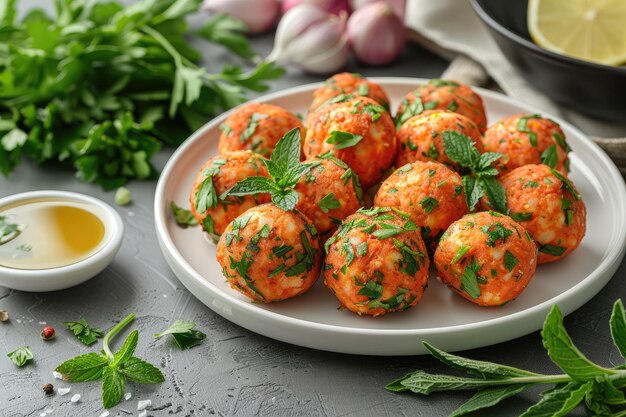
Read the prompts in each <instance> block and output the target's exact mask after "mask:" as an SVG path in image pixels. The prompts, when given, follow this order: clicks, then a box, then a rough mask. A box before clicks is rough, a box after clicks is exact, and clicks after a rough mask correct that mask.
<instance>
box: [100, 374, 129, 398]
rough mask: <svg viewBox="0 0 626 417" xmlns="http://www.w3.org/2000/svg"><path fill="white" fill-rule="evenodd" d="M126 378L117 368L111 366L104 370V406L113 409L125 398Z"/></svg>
mask: <svg viewBox="0 0 626 417" xmlns="http://www.w3.org/2000/svg"><path fill="white" fill-rule="evenodd" d="M124 388H126V377H125V376H124V375H123V374H122V373H121V372H119V370H118V369H117V367H115V366H112V365H109V366H105V367H104V369H103V370H102V406H103V407H104V408H111V407H113V406H115V405H117V404H118V403H119V402H120V401H121V400H122V397H123V396H124Z"/></svg>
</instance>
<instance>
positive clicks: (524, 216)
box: [509, 212, 533, 222]
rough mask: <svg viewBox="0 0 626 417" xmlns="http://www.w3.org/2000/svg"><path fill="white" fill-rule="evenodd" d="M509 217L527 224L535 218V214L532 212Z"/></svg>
mask: <svg viewBox="0 0 626 417" xmlns="http://www.w3.org/2000/svg"><path fill="white" fill-rule="evenodd" d="M509 216H510V217H511V218H512V219H513V220H515V221H516V222H527V221H529V220H531V219H532V218H533V214H532V213H530V212H525V213H509Z"/></svg>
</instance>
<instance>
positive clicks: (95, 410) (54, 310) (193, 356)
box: [0, 0, 626, 417]
mask: <svg viewBox="0 0 626 417" xmlns="http://www.w3.org/2000/svg"><path fill="white" fill-rule="evenodd" d="M35 3H38V2H35V1H33V0H30V1H26V0H23V2H20V6H24V7H28V6H29V5H32V4H35ZM198 19H199V18H198ZM253 44H254V46H255V47H256V49H257V50H259V51H262V52H267V51H268V50H269V48H270V46H271V36H269V35H267V36H262V37H257V38H255V39H254V40H253ZM200 47H201V48H202V49H203V51H204V52H205V61H206V64H207V66H209V67H212V66H213V65H217V64H219V63H220V62H223V61H224V59H226V55H225V54H224V53H223V52H222V50H221V49H219V48H213V47H211V46H209V45H207V44H206V43H203V44H201V45H200ZM445 66H446V63H445V62H444V61H442V60H441V59H439V58H438V57H435V56H433V55H431V54H430V53H428V52H426V51H424V50H422V49H420V48H418V47H415V46H410V47H408V48H407V50H406V53H405V54H404V55H403V56H402V58H401V59H400V60H399V62H397V63H396V64H395V65H393V66H391V67H388V68H382V69H373V68H365V67H361V66H359V65H357V64H351V66H350V67H349V70H350V71H358V72H361V73H363V74H364V75H366V76H415V77H426V78H430V77H434V76H437V75H439V74H440V73H441V72H442V71H443V70H444V69H445ZM321 79H322V78H321V77H313V76H307V75H303V74H301V73H300V72H298V71H297V70H294V69H290V70H289V73H288V75H287V76H285V77H284V78H283V79H281V80H280V81H277V82H275V83H274V84H273V86H272V91H276V90H280V89H283V88H287V87H291V86H295V85H299V84H303V83H308V82H312V81H319V80H321ZM171 153H172V149H166V150H164V151H162V152H161V153H160V154H159V155H158V158H157V165H158V166H159V167H162V166H163V165H164V164H165V162H166V161H167V158H168V157H169V156H170V155H171ZM155 186H156V182H134V183H131V184H130V185H129V188H130V189H131V191H132V193H133V203H132V204H131V205H130V206H128V207H118V206H115V204H114V202H113V193H103V192H102V191H101V190H100V189H98V188H96V187H94V186H90V185H86V184H83V183H81V182H79V181H78V180H76V179H75V178H74V177H73V174H72V171H71V170H68V169H66V168H63V167H61V166H56V165H48V166H44V167H36V166H34V165H32V164H30V163H23V164H22V165H21V166H20V167H19V168H18V169H17V170H16V171H15V172H14V173H13V174H12V176H11V177H10V178H9V179H8V180H7V179H3V178H0V197H4V196H7V195H11V194H14V193H18V192H23V191H30V190H39V189H59V190H71V191H76V192H81V193H85V194H89V195H92V196H95V197H98V198H101V199H103V200H104V201H106V202H108V203H110V204H112V205H113V206H114V207H116V208H117V209H118V211H119V213H120V214H121V215H122V217H123V219H124V223H125V226H126V236H125V239H124V243H123V247H122V249H121V251H120V253H119V254H118V256H117V257H116V259H115V260H114V262H113V263H112V264H111V265H110V266H109V267H108V268H107V269H106V270H105V271H104V272H102V273H101V274H100V275H98V276H97V277H95V278H94V279H92V280H90V281H88V282H86V283H84V284H82V285H79V286H77V287H74V288H71V289H68V290H65V291H59V292H51V293H26V292H19V291H13V290H10V289H7V288H4V287H0V309H4V310H8V311H9V312H10V315H11V320H10V321H9V322H7V323H1V324H0V416H1V417H18V416H32V417H37V416H40V414H41V413H43V412H45V410H47V409H48V410H49V409H52V410H53V411H52V412H51V413H48V415H49V416H51V417H53V416H81V417H82V416H98V415H100V413H101V412H102V411H103V410H102V407H101V403H100V384H99V383H98V382H91V383H82V384H72V385H70V384H67V383H64V382H62V381H58V380H54V379H53V376H52V370H53V369H54V367H55V366H56V365H58V364H59V363H61V362H62V361H64V360H66V359H68V358H70V357H73V356H76V355H78V354H81V353H87V352H90V351H93V349H92V348H87V347H85V346H83V345H81V344H80V343H79V342H78V341H77V340H76V339H75V338H74V337H73V336H72V335H71V334H70V333H69V332H67V331H66V330H64V329H63V327H64V326H63V325H62V324H61V323H60V322H61V321H66V320H73V319H77V318H78V317H80V316H83V317H86V318H87V319H88V321H89V322H90V323H91V324H92V325H96V326H99V327H101V328H102V329H108V328H110V327H112V326H113V325H114V323H116V322H117V321H119V320H120V319H122V318H123V317H125V316H126V315H127V314H129V313H131V312H134V313H135V314H136V316H137V319H136V321H135V323H134V324H133V327H134V328H137V329H139V331H140V340H139V347H138V349H137V356H139V357H142V358H145V359H147V360H148V361H150V362H151V363H154V364H157V365H158V366H159V367H160V368H161V369H162V370H163V372H164V374H165V376H166V381H165V382H164V383H163V384H160V385H138V384H129V385H128V386H127V392H130V393H132V398H131V399H130V400H128V401H123V402H122V403H121V404H120V405H119V406H117V407H115V408H113V409H111V416H115V415H120V416H125V415H127V414H126V413H125V412H124V410H125V411H128V412H131V413H132V415H137V414H138V411H137V401H138V400H142V399H150V400H152V406H151V407H149V412H148V415H151V416H169V415H175V416H180V417H183V416H212V415H217V416H253V415H261V416H272V417H281V416H285V417H287V416H302V417H305V416H307V417H308V416H329V417H330V416H371V417H386V416H389V417H395V416H425V417H426V416H429V417H430V416H446V415H447V414H449V413H450V412H451V411H452V410H454V409H455V408H456V407H458V406H459V405H460V404H461V403H462V402H463V401H464V400H466V399H468V398H469V397H470V395H471V394H470V393H467V392H458V393H445V394H439V395H438V394H432V395H430V396H429V397H422V396H419V397H418V396H416V395H411V394H402V395H400V394H393V393H389V392H387V391H385V389H384V385H385V384H386V383H387V382H389V381H391V380H393V379H394V378H397V377H399V376H401V375H404V374H405V373H407V372H409V371H412V370H415V369H418V368H420V369H424V370H427V371H431V372H448V369H447V368H445V367H444V366H442V365H440V364H439V363H438V362H437V361H436V360H434V359H431V358H430V357H427V356H413V357H368V356H354V355H345V354H336V353H329V352H322V351H316V350H312V349H306V348H301V347H298V346H294V345H290V344H286V343H282V342H278V341H274V340H271V339H268V338H266V337H263V336H260V335H257V334H255V333H253V332H250V331H248V330H245V329H243V328H241V327H238V326H236V325H234V324H231V323H230V322H229V321H227V320H226V319H224V318H222V317H220V316H219V315H217V314H216V313H214V312H213V311H211V310H210V309H209V308H207V307H205V306H204V305H203V304H202V303H200V302H199V301H198V300H196V299H195V298H194V297H193V296H192V295H191V294H190V293H189V292H188V291H187V290H186V289H185V288H184V286H183V285H182V284H181V283H180V282H179V281H178V280H177V279H176V277H175V276H174V274H173V273H172V272H171V271H170V269H169V268H168V266H167V264H166V263H165V260H164V259H163V257H162V255H161V252H160V250H159V248H158V245H157V242H156V237H155V230H154V224H153V207H152V206H153V198H154V191H155ZM620 296H621V297H624V296H626V264H625V263H622V265H621V266H620V268H619V270H618V271H617V273H616V274H615V276H614V277H613V279H612V280H611V281H610V282H609V284H608V285H607V286H606V287H605V288H604V289H603V290H602V291H601V292H600V293H599V294H598V295H596V296H595V297H594V298H593V299H592V300H591V301H589V302H588V303H587V304H585V305H584V306H583V307H581V308H580V309H579V310H578V311H576V312H574V313H572V314H571V315H569V316H568V317H567V318H566V319H565V325H566V327H567V329H568V330H569V332H570V334H571V336H572V338H573V339H574V341H575V342H576V344H577V345H578V346H579V348H580V349H581V350H583V351H584V352H585V354H587V355H588V356H589V357H590V359H591V360H594V361H598V362H599V363H602V364H609V363H615V364H617V363H619V360H620V358H619V355H618V354H617V351H616V349H615V348H614V347H613V345H612V342H611V337H610V333H609V328H608V320H609V317H610V313H611V306H612V304H613V302H614V301H615V299H616V298H618V297H620ZM175 318H184V319H187V320H193V321H195V322H196V323H197V325H198V328H199V329H201V330H203V331H204V332H206V334H207V339H206V341H205V342H204V343H203V344H202V345H200V346H199V347H196V348H193V349H191V350H186V351H182V352H181V351H179V350H177V349H176V348H173V347H172V345H171V344H170V343H169V341H168V340H154V339H153V338H152V337H151V335H152V334H153V333H155V332H157V331H158V330H159V329H163V328H165V327H167V326H168V325H169V324H170V323H171V322H172V321H173V319H175ZM44 322H45V323H49V324H51V325H53V326H55V327H56V329H57V337H56V339H55V340H54V341H52V342H48V343H46V342H43V341H42V340H40V338H39V332H40V331H41V328H42V325H43V323H44ZM127 333H128V330H127V331H126V332H125V333H124V334H127ZM22 345H29V346H30V347H31V349H32V350H33V352H34V353H35V357H36V359H35V361H34V362H32V363H31V364H29V365H28V366H25V367H23V368H19V369H18V368H16V367H15V366H14V365H13V363H12V362H11V361H10V360H9V359H8V358H7V357H6V353H7V352H9V351H11V350H13V349H14V348H16V347H18V346H22ZM94 346H97V345H94ZM462 354H464V355H469V356H471V357H474V358H477V359H485V360H493V361H498V362H503V363H507V364H510V365H513V366H519V367H523V368H528V369H531V370H535V371H546V372H555V371H557V368H556V366H555V365H554V364H552V363H551V362H550V360H549V358H548V357H547V355H546V353H545V351H544V349H543V347H542V344H541V338H540V335H539V333H538V332H535V333H533V334H530V335H528V336H525V337H522V338H519V339H515V340H512V341H509V342H507V343H501V344H498V345H495V346H490V347H486V348H482V349H477V350H474V351H470V352H463V353H462ZM48 382H50V383H53V384H54V385H55V387H56V388H59V387H66V386H71V389H72V391H71V393H70V394H69V395H65V396H60V395H58V394H56V395H54V396H46V395H45V394H44V393H43V392H42V389H41V386H42V384H44V383H48ZM538 392H539V391H538V390H529V391H527V392H525V393H523V394H522V395H519V396H518V397H515V398H512V399H509V400H507V401H505V402H504V405H502V406H500V407H498V408H496V409H493V410H490V411H489V412H488V413H484V414H481V415H489V416H496V415H497V416H509V415H511V416H512V415H519V414H520V413H521V412H522V411H523V410H525V409H526V408H527V407H528V406H529V405H530V404H531V403H534V402H535V401H536V400H537V393H538ZM75 393H78V394H80V395H81V399H80V401H79V402H78V403H75V404H74V403H71V402H70V398H71V397H72V395H73V394H75ZM579 411H581V414H580V415H584V413H582V410H579Z"/></svg>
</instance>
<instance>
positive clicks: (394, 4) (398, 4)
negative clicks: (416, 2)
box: [350, 0, 406, 20]
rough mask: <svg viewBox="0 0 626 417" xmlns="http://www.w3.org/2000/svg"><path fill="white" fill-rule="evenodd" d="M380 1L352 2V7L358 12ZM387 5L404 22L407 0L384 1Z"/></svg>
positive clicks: (353, 0)
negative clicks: (367, 5)
mask: <svg viewBox="0 0 626 417" xmlns="http://www.w3.org/2000/svg"><path fill="white" fill-rule="evenodd" d="M377 1H380V0H350V6H351V7H352V10H356V9H358V8H361V7H363V6H365V5H366V4H370V3H375V2H377ZM384 1H385V3H387V4H389V5H390V6H391V8H392V9H393V11H394V12H395V13H396V14H397V15H398V17H400V19H402V20H404V11H405V9H406V0H384Z"/></svg>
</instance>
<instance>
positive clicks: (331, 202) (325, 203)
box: [317, 193, 341, 213]
mask: <svg viewBox="0 0 626 417" xmlns="http://www.w3.org/2000/svg"><path fill="white" fill-rule="evenodd" d="M317 205H318V206H319V207H320V209H322V212H324V213H328V212H329V211H330V210H334V209H338V208H341V203H340V202H339V200H337V199H336V198H335V194H334V193H330V194H326V195H325V196H324V197H323V198H322V199H321V200H320V201H318V202H317Z"/></svg>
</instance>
